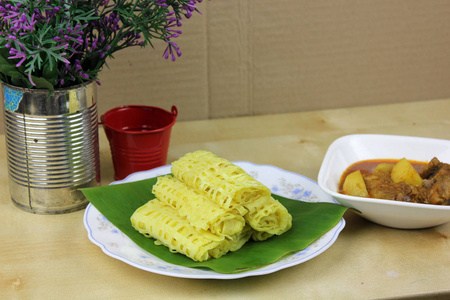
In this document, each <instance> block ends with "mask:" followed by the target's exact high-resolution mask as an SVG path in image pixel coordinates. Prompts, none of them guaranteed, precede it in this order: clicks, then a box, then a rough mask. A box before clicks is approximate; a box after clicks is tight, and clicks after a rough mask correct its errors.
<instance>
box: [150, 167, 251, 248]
mask: <svg viewBox="0 0 450 300" xmlns="http://www.w3.org/2000/svg"><path fill="white" fill-rule="evenodd" d="M153 194H154V195H155V196H156V198H157V199H159V200H160V201H162V202H164V203H166V204H168V205H170V206H171V207H172V208H174V209H176V210H177V211H178V214H179V215H180V216H181V217H184V218H186V220H187V221H188V222H189V223H190V224H191V225H192V226H194V227H195V228H196V229H197V230H205V231H210V232H211V233H213V234H215V235H217V238H218V239H217V240H222V239H224V238H230V237H231V236H233V235H236V234H238V233H240V232H241V231H242V229H243V228H244V226H245V220H244V218H243V217H242V216H241V215H239V214H238V213H237V212H233V211H230V210H225V209H223V208H222V207H220V206H219V205H218V204H217V203H216V202H214V201H212V200H211V199H210V198H208V197H207V196H205V195H204V194H201V193H200V192H198V191H197V190H195V189H193V188H190V187H188V186H187V185H185V184H184V183H183V182H181V181H180V180H178V179H177V178H174V177H172V176H170V175H166V176H161V177H159V178H158V181H157V182H156V184H155V185H154V186H153Z"/></svg>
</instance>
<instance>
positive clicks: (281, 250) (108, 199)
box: [82, 178, 347, 274]
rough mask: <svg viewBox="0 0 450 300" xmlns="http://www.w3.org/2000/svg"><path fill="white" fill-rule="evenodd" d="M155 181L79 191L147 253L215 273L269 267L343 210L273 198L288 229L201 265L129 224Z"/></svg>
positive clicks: (320, 231)
mask: <svg viewBox="0 0 450 300" xmlns="http://www.w3.org/2000/svg"><path fill="white" fill-rule="evenodd" d="M155 183H156V178H151V179H145V180H141V181H136V182H129V183H123V184H116V185H109V186H101V187H94V188H85V189H82V192H83V193H84V195H85V196H86V198H87V199H88V200H89V201H90V203H91V204H92V205H93V206H95V207H96V208H97V209H98V211H99V212H100V213H101V214H103V216H105V217H106V218H107V219H108V220H109V221H110V222H111V223H112V224H113V225H115V226H116V227H117V228H118V229H119V230H121V231H122V232H123V233H124V234H125V235H127V236H128V237H129V238H130V239H131V240H132V241H134V242H135V243H136V244H137V245H138V246H140V247H141V248H142V249H144V250H146V251H147V252H149V253H151V254H153V255H155V256H156V257H158V258H160V259H162V260H164V261H166V262H168V263H172V264H176V265H180V266H184V267H190V268H204V269H210V270H214V271H216V272H219V273H226V274H232V273H240V272H245V271H249V270H252V269H256V268H260V267H263V266H266V265H268V264H271V263H273V262H275V261H277V260H279V259H280V258H282V257H284V256H286V255H288V254H290V253H293V252H296V251H300V250H303V249H305V248H306V247H307V246H308V245H310V244H311V243H312V242H314V241H315V240H317V239H318V238H319V237H321V236H322V235H323V234H325V233H326V232H328V231H329V230H330V229H331V228H333V227H334V226H335V225H336V224H337V223H338V222H339V220H340V219H341V218H342V216H343V214H344V212H345V211H346V209H347V208H346V207H343V206H341V205H338V204H334V203H325V202H321V203H309V202H302V201H296V200H291V199H287V198H283V197H280V196H277V195H273V197H274V198H276V199H277V200H279V201H280V202H281V203H282V204H283V205H284V206H285V207H286V208H287V209H288V211H289V213H290V214H291V215H292V228H291V229H290V230H289V231H287V232H286V233H284V234H282V235H280V236H274V237H272V238H270V239H268V240H266V241H264V242H253V241H249V242H247V243H246V244H245V245H244V246H243V247H242V248H241V249H239V250H238V251H235V252H229V253H227V254H226V255H224V256H222V257H220V258H217V259H210V260H207V261H204V262H195V261H193V260H191V259H190V258H188V257H186V256H184V255H182V254H178V253H171V252H170V251H169V249H168V248H166V247H165V246H158V245H155V243H154V239H151V238H146V237H144V236H143V235H142V234H140V233H139V232H137V231H136V230H135V229H134V228H133V227H132V225H131V222H130V217H131V215H132V214H133V212H134V211H135V210H136V209H137V208H138V207H140V206H142V205H144V204H145V203H147V202H148V201H149V200H150V199H153V198H154V195H153V194H152V192H151V191H152V187H153V185H154V184H155Z"/></svg>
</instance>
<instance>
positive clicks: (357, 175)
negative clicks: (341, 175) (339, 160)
mask: <svg viewBox="0 0 450 300" xmlns="http://www.w3.org/2000/svg"><path fill="white" fill-rule="evenodd" d="M342 189H343V192H344V194H347V195H351V196H357V197H369V193H368V192H367V188H366V183H365V182H364V179H363V177H362V174H361V171H360V170H358V171H355V172H353V173H350V174H348V175H347V177H346V178H345V181H344V185H343V187H342Z"/></svg>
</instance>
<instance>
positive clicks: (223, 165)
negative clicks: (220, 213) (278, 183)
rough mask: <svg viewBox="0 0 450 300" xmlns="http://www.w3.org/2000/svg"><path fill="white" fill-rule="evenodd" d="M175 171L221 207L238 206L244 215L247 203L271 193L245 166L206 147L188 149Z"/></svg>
mask: <svg viewBox="0 0 450 300" xmlns="http://www.w3.org/2000/svg"><path fill="white" fill-rule="evenodd" d="M172 173H173V174H174V176H175V177H176V178H178V179H179V180H181V181H183V182H184V183H185V184H186V185H188V186H189V187H191V188H194V189H197V190H199V191H201V192H203V193H205V194H206V195H208V196H209V197H210V198H211V199H212V200H214V201H215V202H216V203H217V204H219V205H220V206H221V207H223V208H225V209H228V210H234V209H235V210H238V211H239V213H240V214H241V215H245V214H246V213H247V210H246V209H244V207H243V205H244V204H246V203H248V202H250V201H253V200H254V199H257V198H260V197H268V196H270V190H269V189H268V188H267V187H266V186H264V185H263V184H262V183H260V182H259V181H257V180H255V179H254V178H253V177H251V176H250V175H249V174H247V172H245V171H244V170H243V169H241V168H240V167H238V166H236V165H234V164H232V163H231V162H229V161H228V160H226V159H224V158H220V157H218V156H216V155H214V154H213V153H211V152H208V151H204V150H199V151H195V152H191V153H188V154H186V155H185V156H183V157H181V158H180V159H178V160H177V161H175V162H173V163H172Z"/></svg>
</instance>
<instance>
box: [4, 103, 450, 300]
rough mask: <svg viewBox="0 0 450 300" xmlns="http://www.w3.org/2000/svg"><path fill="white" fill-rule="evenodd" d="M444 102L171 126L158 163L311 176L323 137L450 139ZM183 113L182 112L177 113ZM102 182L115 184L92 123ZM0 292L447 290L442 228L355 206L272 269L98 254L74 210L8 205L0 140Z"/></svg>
mask: <svg viewBox="0 0 450 300" xmlns="http://www.w3.org/2000/svg"><path fill="white" fill-rule="evenodd" d="M449 112H450V100H439V101H424V102H413V103H408V104H392V105H383V106H373V107H360V108H343V109H333V110H322V111H312V112H303V113H291V114H281V115H266V116H256V117H243V118H232V119H216V120H204V121H190V122H178V123H177V124H176V125H175V126H174V128H173V131H172V140H171V146H170V150H169V157H168V162H171V161H173V160H175V159H177V158H178V157H180V156H182V155H184V154H185V153H186V152H189V151H193V150H197V149H206V150H210V151H212V152H214V153H216V154H218V155H220V156H223V157H225V158H228V159H229V160H232V161H239V160H240V161H251V162H254V163H256V164H269V165H274V166H277V167H280V168H283V169H285V170H288V171H292V172H296V173H300V174H303V175H305V176H308V177H310V178H313V179H317V174H318V171H319V168H320V165H321V161H322V159H323V157H324V155H325V152H326V150H327V148H328V146H329V144H330V143H331V142H332V141H333V140H335V139H336V138H338V137H340V136H342V135H347V134H353V133H380V134H398V135H411V136H423V137H433V138H440V139H450V118H449ZM182 113H183V112H182V111H181V112H180V114H182ZM100 151H101V166H102V184H104V185H106V184H109V183H110V182H111V181H113V169H112V162H111V157H110V153H109V145H108V142H107V140H106V138H105V136H104V133H103V129H100ZM0 169H1V170H2V172H1V173H0V187H1V189H0V242H1V246H0V299H190V298H195V299H225V298H226V299H250V297H254V298H255V299H276V298H278V299H300V298H301V299H308V298H314V299H317V298H324V299H330V298H333V299H335V298H338V299H363V298H383V297H387V298H393V297H405V296H411V295H415V297H421V296H430V295H433V296H435V297H436V298H435V299H437V298H442V299H444V298H448V297H450V223H448V224H445V225H441V226H439V227H436V228H430V229H423V230H396V229H390V228H386V227H383V226H379V225H376V224H374V223H371V222H369V221H366V220H365V219H362V218H360V217H359V216H357V215H356V214H354V213H353V212H347V213H346V214H345V220H346V222H347V225H346V227H345V228H344V230H343V231H342V232H341V234H340V236H339V238H338V239H337V241H336V242H335V244H333V245H332V246H331V247H330V248H329V249H328V250H327V251H325V252H324V253H322V254H321V255H319V256H317V257H316V258H314V259H312V260H310V261H308V262H306V263H303V264H301V265H298V266H294V267H291V268H288V269H284V270H281V271H279V272H276V273H273V274H269V275H264V276H256V277H247V278H242V279H236V280H195V279H183V278H174V277H167V276H162V275H158V274H153V273H149V272H146V271H142V270H140V269H137V268H134V267H132V266H130V265H128V264H125V263H123V262H121V261H119V260H116V259H114V258H111V257H109V256H107V255H105V254H104V253H103V252H102V250H101V249H100V248H99V247H97V246H96V245H94V244H93V243H91V242H90V241H89V239H88V236H87V233H86V229H85V228H84V226H83V214H84V210H82V211H78V212H74V213H70V214H65V215H35V214H30V213H27V212H24V211H22V210H20V209H18V208H16V207H14V206H13V205H12V203H11V200H10V197H9V191H8V175H7V171H6V169H7V166H6V158H5V141H4V136H1V137H0Z"/></svg>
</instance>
